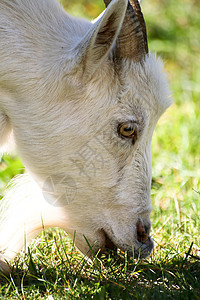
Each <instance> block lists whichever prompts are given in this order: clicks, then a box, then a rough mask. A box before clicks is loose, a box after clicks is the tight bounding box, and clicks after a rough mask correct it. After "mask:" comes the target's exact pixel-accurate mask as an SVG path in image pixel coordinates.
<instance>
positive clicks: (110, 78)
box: [0, 0, 170, 270]
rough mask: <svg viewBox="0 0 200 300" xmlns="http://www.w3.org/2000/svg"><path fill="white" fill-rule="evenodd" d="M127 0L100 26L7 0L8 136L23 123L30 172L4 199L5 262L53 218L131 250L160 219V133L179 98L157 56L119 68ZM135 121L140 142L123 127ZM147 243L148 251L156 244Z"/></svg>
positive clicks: (0, 58) (20, 144)
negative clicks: (154, 197) (156, 158)
mask: <svg viewBox="0 0 200 300" xmlns="http://www.w3.org/2000/svg"><path fill="white" fill-rule="evenodd" d="M126 6H127V0H123V1H121V0H113V1H112V2H111V4H110V5H109V6H108V8H107V9H106V10H105V12H104V13H103V14H102V16H101V17H100V18H98V20H97V21H96V22H94V24H92V23H90V22H88V21H86V20H83V19H76V18H73V17H71V16H69V15H67V14H66V12H64V10H63V9H62V8H61V7H60V5H59V4H58V2H57V1H54V0H32V1H27V0H1V2H0V143H1V145H3V144H4V143H5V142H6V139H7V138H8V136H9V135H10V133H11V129H13V134H14V138H15V142H16V145H17V148H18V151H19V154H20V155H21V157H22V159H23V162H24V164H25V166H26V168H27V171H28V174H29V175H26V176H25V178H24V179H23V178H20V180H19V182H17V183H16V185H15V186H14V187H13V188H12V189H9V192H8V194H7V196H5V199H3V200H2V201H1V222H0V250H1V251H2V260H3V259H6V260H10V259H12V258H13V257H14V256H15V255H16V253H17V252H18V251H20V249H22V247H23V244H24V240H30V239H31V238H33V237H34V236H35V235H36V234H38V233H39V232H40V231H41V230H42V229H43V228H47V227H51V226H59V227H62V228H64V229H65V230H66V231H67V232H68V233H69V234H70V235H71V236H72V237H73V236H74V232H76V240H75V243H76V245H77V247H78V248H79V249H80V250H81V251H82V252H83V253H85V254H88V250H89V249H88V245H87V243H86V241H85V238H84V236H86V238H87V240H88V241H89V243H90V245H91V246H92V247H93V248H94V251H96V250H97V249H98V248H99V247H102V246H103V245H104V244H105V236H104V234H102V229H103V230H104V231H105V232H106V233H107V235H108V236H109V237H110V239H111V240H112V241H113V242H114V243H115V244H116V245H117V246H118V247H120V248H121V249H123V250H127V251H132V246H134V247H135V248H136V249H138V248H140V247H142V248H145V245H141V243H140V242H138V241H137V233H136V223H137V221H138V220H140V221H141V222H142V223H143V224H144V225H145V226H147V227H150V211H151V203H150V186H151V153H150V146H151V137H152V134H153V130H154V127H155V125H156V122H157V120H158V118H159V117H160V115H161V114H162V113H163V112H164V111H165V109H166V108H167V107H168V106H169V105H170V101H169V90H168V86H167V82H166V79H165V75H164V73H163V66H162V63H161V61H160V60H157V59H156V56H155V55H154V54H153V55H147V56H146V59H145V61H144V62H143V63H142V64H140V63H134V62H133V61H130V60H126V59H124V61H123V62H122V63H121V66H120V71H118V72H116V68H115V66H114V63H113V60H112V49H113V47H114V46H115V40H116V38H117V35H118V33H119V31H120V28H121V25H122V22H123V18H124V14H125V11H126ZM110 16H114V19H113V20H114V21H113V23H112V25H111V24H110V23H109V24H108V20H109V18H110ZM107 25H109V26H108V31H109V32H108V34H107V33H105V36H104V37H103V39H104V40H105V43H102V41H101V40H99V37H100V34H101V31H102V30H103V29H104V28H105V26H107ZM101 39H102V36H101ZM131 120H134V121H136V122H137V126H138V138H137V141H136V143H135V145H132V143H131V141H130V140H126V139H122V138H121V137H119V136H118V134H117V125H118V124H119V123H120V122H126V121H131ZM48 179H52V181H53V184H54V188H55V190H54V191H53V192H52V191H50V190H48V188H47V190H48V191H50V192H49V193H48V191H46V182H47V181H48ZM49 182H50V181H48V183H49ZM68 193H69V194H68ZM70 193H71V194H70ZM54 200H55V202H54ZM52 201H53V202H52ZM56 201H57V202H56ZM52 203H53V204H52ZM146 248H147V249H146V250H145V249H144V256H146V255H147V254H148V253H149V252H150V251H151V249H152V242H151V245H150V246H149V247H147V245H146ZM2 269H4V270H5V264H3V263H2Z"/></svg>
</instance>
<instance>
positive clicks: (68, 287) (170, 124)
mask: <svg viewBox="0 0 200 300" xmlns="http://www.w3.org/2000/svg"><path fill="white" fill-rule="evenodd" d="M62 2H63V4H64V5H65V7H66V8H67V9H69V10H70V12H71V13H74V14H75V15H80V14H83V15H85V16H89V17H95V16H97V15H98V13H100V12H101V10H102V8H103V4H102V2H103V1H100V0H98V1H91V0H84V1H83V0H82V1H80V0H76V1H73V5H72V4H71V3H70V5H69V1H68V2H67V1H64V0H63V1H62ZM143 11H144V14H145V17H146V22H147V26H148V35H149V39H150V43H149V46H150V49H151V51H157V52H158V54H160V55H161V56H162V57H163V58H164V61H165V62H166V70H167V72H168V76H169V80H170V82H171V89H172V91H173V97H174V104H173V106H172V107H171V108H170V109H169V110H168V111H167V113H166V114H165V115H164V116H163V117H162V119H161V120H160V122H159V124H158V126H157V127H156V130H155V133H154V137H153V142H152V160H153V182H152V204H153V212H152V216H151V219H152V236H153V238H154V241H155V250H154V252H153V253H152V255H151V256H150V257H149V258H148V259H146V260H140V259H139V258H135V259H127V256H126V253H121V252H118V253H117V254H113V253H110V254H109V257H107V258H106V257H102V258H101V259H98V258H95V259H94V261H93V262H88V261H86V260H85V259H84V258H83V257H82V256H81V255H80V254H79V253H78V252H77V251H76V250H75V248H74V247H73V242H72V241H70V240H69V238H68V236H67V235H66V234H65V233H64V232H63V231H61V230H57V229H53V230H49V231H47V232H45V233H43V234H42V235H40V236H39V237H38V238H37V239H36V240H35V241H34V242H33V243H32V244H31V245H30V246H29V251H28V252H27V253H26V254H24V253H21V254H20V256H19V257H17V259H16V260H15V261H14V262H13V271H12V274H11V276H10V277H9V278H6V277H3V276H1V277H0V298H1V299H47V298H48V299H75V298H78V297H80V298H81V299H90V298H92V299H191V300H192V299H200V238H199V232H200V194H199V193H198V192H199V191H200V142H199V140H200V85H199V82H200V67H199V61H200V54H199V53H200V52H199V49H200V38H199V36H200V17H199V16H200V2H199V1H197V0H182V1H181V0H159V1H158V0H144V2H143ZM22 172H23V165H22V163H21V161H20V159H19V158H18V157H17V156H12V157H10V156H3V157H2V160H1V163H0V191H1V192H0V195H1V196H3V194H4V191H5V186H6V184H7V183H8V182H9V180H10V179H11V178H12V177H13V176H15V175H16V174H17V173H22ZM50 296H52V297H53V298H51V297H50Z"/></svg>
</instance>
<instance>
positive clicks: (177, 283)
mask: <svg viewBox="0 0 200 300" xmlns="http://www.w3.org/2000/svg"><path fill="white" fill-rule="evenodd" d="M57 258H58V257H57ZM0 287H1V289H0V290H1V293H2V296H4V297H5V296H7V297H10V296H13V295H14V294H15V293H17V294H18V296H20V297H25V298H26V299H30V298H29V295H30V294H31V295H32V296H33V295H34V293H39V295H40V297H43V296H44V297H45V295H47V294H48V295H52V296H53V297H54V299H57V298H59V297H62V298H64V299H66V298H67V299H72V298H73V299H74V298H77V297H81V299H91V298H92V299H200V288H199V287H200V261H199V260H198V258H196V259H194V258H189V259H188V260H185V258H183V257H181V256H179V255H177V256H174V257H173V258H171V259H167V258H166V259H165V260H164V259H160V260H158V259H157V260H156V261H155V262H153V258H151V262H150V261H147V260H133V259H130V260H127V258H126V256H125V255H122V254H121V255H116V254H115V255H113V254H111V255H108V256H107V257H103V258H102V259H101V260H99V259H97V258H96V259H95V260H94V261H93V263H89V262H87V261H86V260H84V259H79V258H78V259H77V258H73V257H72V256H71V257H68V258H67V259H64V258H62V260H61V261H59V262H58V261H57V262H56V261H55V262H54V263H47V261H42V262H40V263H39V264H38V265H37V266H36V265H35V263H34V262H33V259H32V257H31V256H29V261H28V270H27V271H22V266H21V264H20V265H18V266H16V268H15V269H13V271H12V274H11V276H10V277H8V278H6V277H3V276H1V277H0ZM0 295H1V294H0ZM31 299H34V298H31Z"/></svg>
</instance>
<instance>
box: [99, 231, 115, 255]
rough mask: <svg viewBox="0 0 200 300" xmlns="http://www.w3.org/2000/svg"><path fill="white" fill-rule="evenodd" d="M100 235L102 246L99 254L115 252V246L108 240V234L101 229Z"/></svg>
mask: <svg viewBox="0 0 200 300" xmlns="http://www.w3.org/2000/svg"><path fill="white" fill-rule="evenodd" d="M101 234H102V236H103V245H102V246H101V250H100V254H103V253H106V252H107V250H117V247H116V245H115V244H114V243H113V241H112V240H111V239H110V238H109V236H108V234H107V233H106V231H105V230H104V229H101Z"/></svg>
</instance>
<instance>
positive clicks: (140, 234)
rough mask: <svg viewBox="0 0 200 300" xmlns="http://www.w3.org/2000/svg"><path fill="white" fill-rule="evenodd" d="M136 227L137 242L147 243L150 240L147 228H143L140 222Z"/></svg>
mask: <svg viewBox="0 0 200 300" xmlns="http://www.w3.org/2000/svg"><path fill="white" fill-rule="evenodd" d="M136 227H137V240H138V241H139V242H141V243H145V242H146V241H147V240H148V238H149V234H148V231H147V228H146V226H143V225H142V222H141V221H138V222H137V224H136Z"/></svg>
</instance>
